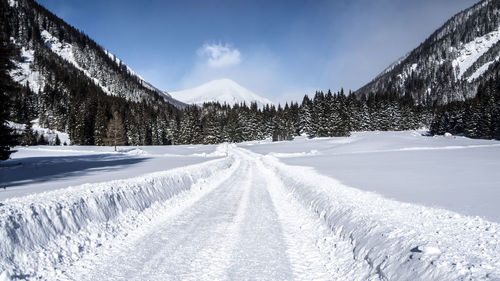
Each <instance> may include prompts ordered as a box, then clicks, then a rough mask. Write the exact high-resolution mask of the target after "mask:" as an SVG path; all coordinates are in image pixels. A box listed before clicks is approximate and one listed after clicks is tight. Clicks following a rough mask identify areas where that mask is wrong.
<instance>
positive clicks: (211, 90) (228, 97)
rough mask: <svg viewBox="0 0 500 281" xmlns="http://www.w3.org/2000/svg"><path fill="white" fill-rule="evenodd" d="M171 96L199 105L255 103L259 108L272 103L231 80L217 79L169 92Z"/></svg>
mask: <svg viewBox="0 0 500 281" xmlns="http://www.w3.org/2000/svg"><path fill="white" fill-rule="evenodd" d="M170 94H171V96H172V97H173V98H175V99H177V100H180V101H182V102H185V103H187V104H197V105H201V104H203V103H205V102H219V103H221V104H223V103H226V104H229V105H234V104H239V103H243V102H245V103H246V104H247V105H250V103H252V102H256V103H257V106H259V108H262V107H264V106H265V105H266V104H272V102H271V101H270V100H268V99H266V98H264V97H261V96H259V95H257V94H255V93H254V92H252V91H250V90H249V89H247V88H245V87H243V86H241V85H240V84H238V83H236V82H234V81H233V80H231V79H227V78H224V79H217V80H213V81H210V82H208V83H205V84H203V85H201V86H198V87H196V88H192V89H187V90H182V91H177V92H170Z"/></svg>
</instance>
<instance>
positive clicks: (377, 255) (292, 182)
mask: <svg viewBox="0 0 500 281" xmlns="http://www.w3.org/2000/svg"><path fill="white" fill-rule="evenodd" d="M262 159H263V160H262V161H263V163H264V164H265V166H266V167H268V168H270V169H271V170H272V171H274V172H275V173H276V174H277V175H278V177H279V178H281V180H282V181H283V186H285V188H286V189H287V191H288V192H289V193H290V194H291V196H292V197H293V198H295V199H296V200H297V201H298V202H300V203H301V204H302V205H303V206H304V207H305V208H308V209H310V210H312V211H313V212H314V213H315V214H316V215H317V216H318V217H319V218H321V219H322V220H324V222H325V223H326V225H327V226H328V227H329V228H330V229H331V230H332V232H333V233H334V234H335V236H337V238H339V239H340V240H341V241H347V242H348V244H349V245H350V247H351V250H352V258H354V259H355V260H357V261H363V262H365V263H366V264H367V265H368V266H369V268H370V273H369V274H368V276H365V277H364V278H362V279H363V280H376V279H381V280H498V279H499V278H500V270H499V269H500V236H499V233H500V225H499V224H497V223H493V222H489V221H486V220H483V219H481V218H479V217H468V216H462V215H460V214H457V213H454V212H451V211H447V210H443V209H437V208H429V207H423V206H419V205H415V204H408V203H401V202H398V201H394V200H390V199H386V198H383V197H382V196H380V195H378V194H375V193H370V192H365V191H361V190H358V189H355V188H351V187H348V186H345V185H343V184H341V183H339V182H338V181H336V180H334V179H332V178H329V177H326V176H322V175H319V174H318V173H316V172H315V171H314V170H312V169H311V168H307V167H299V166H288V165H284V164H282V163H280V162H279V161H278V160H277V159H276V158H275V157H272V156H269V155H268V156H264V157H263V158H262ZM322 242H323V241H318V243H322ZM329 247H330V248H331V251H332V252H335V251H339V249H338V247H341V245H338V243H336V242H332V245H330V246H329ZM339 270H341V271H343V276H345V279H347V280H358V279H359V274H358V273H356V272H354V271H355V270H353V269H352V268H349V267H345V268H341V269H339Z"/></svg>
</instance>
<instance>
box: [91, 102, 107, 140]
mask: <svg viewBox="0 0 500 281" xmlns="http://www.w3.org/2000/svg"><path fill="white" fill-rule="evenodd" d="M106 120H107V117H106V108H105V107H104V105H103V104H102V103H98V105H97V114H96V116H95V125H94V145H104V139H106Z"/></svg>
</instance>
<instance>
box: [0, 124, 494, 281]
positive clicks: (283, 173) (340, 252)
mask: <svg viewBox="0 0 500 281" xmlns="http://www.w3.org/2000/svg"><path fill="white" fill-rule="evenodd" d="M421 133H422V132H419V131H412V132H380V133H379V132H370V133H354V134H353V135H352V136H351V137H349V138H320V139H306V138H298V139H297V140H295V141H289V142H275V143H272V142H269V141H259V142H248V143H243V144H239V145H228V144H222V145H219V146H202V145H197V146H181V147H130V148H126V149H123V148H122V150H121V152H119V153H114V152H111V151H109V149H110V148H108V147H106V148H94V147H57V148H55V149H52V148H50V147H32V148H23V149H21V151H20V152H18V154H19V157H17V158H16V159H13V160H9V161H7V164H15V162H16V161H17V162H20V163H30V162H29V161H34V160H30V159H29V158H37V157H39V155H44V154H43V153H49V154H50V155H54V157H55V158H56V157H64V156H63V155H68V156H71V155H72V154H73V153H74V155H77V156H78V157H79V158H80V159H79V160H75V161H73V162H75V163H79V164H80V165H81V166H89V167H92V163H93V162H94V159H95V158H94V157H96V156H99V157H105V158H106V157H111V158H113V157H119V159H121V160H126V159H130V160H133V161H135V160H137V159H143V158H154V159H157V160H143V161H142V162H141V163H133V164H129V163H125V164H123V169H125V170H127V171H128V176H124V175H123V174H121V175H118V176H121V177H118V178H117V180H113V181H108V180H109V179H113V177H114V176H113V172H112V171H108V170H107V168H105V169H103V170H102V173H103V174H104V175H109V177H108V180H106V181H104V180H103V178H101V181H99V182H92V183H88V184H83V185H75V186H72V187H66V188H64V187H62V186H60V187H59V188H56V189H53V190H50V191H46V192H43V191H45V190H48V189H51V188H50V183H52V182H54V183H57V180H52V178H51V177H50V176H49V177H48V178H47V182H48V184H46V185H40V186H39V189H38V190H30V192H28V194H29V195H24V196H22V195H23V194H20V195H19V196H7V197H3V198H2V199H1V203H0V241H2V243H1V244H0V273H1V276H2V277H3V278H5V279H7V280H8V279H28V280H29V279H37V280H38V279H42V280H102V279H106V280H179V279H182V280H249V279H252V280H292V279H295V280H498V279H499V278H500V224H499V221H498V219H497V218H496V216H495V215H493V216H488V215H487V214H485V213H474V212H476V211H478V210H481V208H480V207H481V206H484V207H485V209H488V208H490V209H491V208H497V209H496V211H497V213H498V208H499V207H498V204H497V205H496V206H490V205H489V202H491V201H493V200H494V199H497V198H499V196H498V195H499V193H500V191H499V190H498V182H500V181H499V176H498V175H497V174H498V172H496V173H495V171H497V170H498V167H499V166H500V165H499V164H500V157H499V156H500V142H498V141H484V140H482V141H481V140H471V139H467V138H463V137H454V136H448V137H426V136H422V135H421ZM93 149H94V150H93ZM106 149H108V150H107V151H106ZM23 154H24V155H23ZM42 157H43V156H42ZM191 158H193V159H197V162H195V163H192V164H187V163H181V161H182V159H191ZM448 158H449V159H448ZM97 159H98V158H97ZM198 159H199V160H198ZM201 159H204V161H202V160H201ZM51 161H56V160H55V159H51ZM98 161H100V160H98ZM110 161H113V160H110ZM148 161H149V162H148ZM172 162H173V163H178V164H168V163H172ZM32 163H33V162H32ZM67 163H72V162H71V161H69V162H67ZM39 164H40V165H39V167H43V166H44V165H46V164H47V165H51V162H50V161H49V162H47V163H45V162H43V161H41V162H40V163H39ZM134 165H135V168H137V169H133V168H128V166H130V167H133V166H134ZM162 165H164V166H163V167H162V168H160V169H158V170H157V168H158V166H162ZM18 166H19V167H18V168H19V169H20V170H18V171H17V172H18V173H19V174H23V172H22V171H24V175H25V177H26V178H29V177H30V176H29V173H31V171H34V169H32V168H30V167H27V166H24V165H18ZM118 166H119V165H118ZM344 166H345V167H344ZM443 166H448V167H447V168H444V167H443ZM13 167H14V166H9V165H6V166H5V167H4V166H2V167H1V168H0V169H2V170H1V171H2V175H5V174H6V173H5V172H4V171H6V170H5V169H12V168H13ZM62 167H63V165H61V166H57V165H56V166H53V167H52V168H50V169H47V170H52V169H55V170H58V169H62ZM173 167H175V168H173ZM342 167H344V168H342ZM90 170H91V169H90ZM9 171H10V170H9ZM152 172H153V173H152ZM87 173H94V174H93V175H92V176H89V175H88V174H87ZM399 174H402V175H399ZM98 175H99V169H98V170H97V171H96V172H91V171H86V170H85V169H81V170H78V172H76V173H67V174H66V175H64V176H63V177H66V176H68V177H69V178H72V180H73V181H74V182H75V183H76V182H80V183H84V182H87V180H89V179H90V178H92V177H98ZM130 177H132V178H130ZM56 178H57V177H56ZM356 178H358V179H361V180H360V181H358V182H356V181H355V179H356ZM455 178H458V179H455ZM363 179H364V181H363ZM19 180H20V182H22V179H21V178H20V179H19ZM372 181H374V183H373V184H372V185H366V183H367V182H372ZM30 184H36V180H34V179H32V181H31V183H21V185H20V186H24V187H28V186H29V185H30ZM387 185H388V186H389V187H388V188H387V187H386V186H387ZM426 185H431V186H432V187H431V188H426V187H425V186H426ZM396 186H397V187H396ZM481 186H482V187H481ZM488 186H489V187H490V188H489V189H488V188H485V187H488ZM478 187H479V188H478ZM494 187H495V188H494ZM15 188H16V187H15V186H14V187H12V189H15ZM415 188H416V189H417V190H414V189H415ZM450 188H451V189H452V191H450V192H448V191H449V189H450ZM9 189H11V187H7V189H6V190H0V191H1V192H9ZM398 192H399V193H398ZM441 192H444V193H446V194H447V197H448V198H447V200H444V197H441V196H440V195H439V194H440V193H441ZM485 192H486V193H487V194H486V195H485V194H483V193H485ZM404 193H410V195H411V196H408V197H406V199H405V197H401V194H404ZM398 194H399V195H398ZM416 194H421V196H415V197H414V195H416ZM436 194H437V196H436ZM462 196H468V197H470V198H469V199H470V200H469V203H470V204H471V206H473V208H472V209H471V210H473V211H471V210H469V209H467V208H465V209H462V208H456V209H453V208H449V207H448V206H447V205H446V202H447V201H454V200H458V201H463V200H464V198H462ZM486 196H489V197H491V198H493V199H490V201H488V200H486V201H484V199H487V198H486ZM433 197H437V198H438V200H437V201H436V202H437V203H436V204H432V203H430V202H433V199H429V200H423V201H422V198H433ZM402 201H405V202H402ZM483 201H484V202H483ZM474 206H475V207H474ZM474 210H475V211H474ZM490 211H491V210H490ZM470 212H472V213H470ZM487 213H489V211H488V212H487Z"/></svg>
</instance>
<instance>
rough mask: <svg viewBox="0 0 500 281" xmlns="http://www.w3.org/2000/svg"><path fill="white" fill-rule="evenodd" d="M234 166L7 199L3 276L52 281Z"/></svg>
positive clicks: (1, 216)
mask: <svg viewBox="0 0 500 281" xmlns="http://www.w3.org/2000/svg"><path fill="white" fill-rule="evenodd" d="M235 162H237V161H236V160H235V158H234V157H227V158H223V159H218V160H212V161H208V162H205V163H202V164H197V165H193V166H189V167H183V168H177V169H173V170H170V171H165V172H157V173H152V174H149V175H145V176H141V177H137V178H133V179H129V180H116V181H110V182H105V183H99V184H85V185H81V186H75V187H68V188H65V189H60V190H55V191H51V192H46V193H38V194H35V195H29V196H25V197H19V198H11V199H7V200H5V201H3V203H2V206H1V209H0V241H2V243H1V244H0V271H1V272H2V276H4V277H9V276H10V277H11V278H16V277H17V278H29V279H36V278H42V279H54V278H55V277H56V276H58V275H60V274H62V271H61V270H60V269H59V268H61V267H63V266H67V265H69V264H72V263H73V262H75V261H76V260H78V259H80V258H81V257H83V256H84V255H86V254H87V255H88V254H89V253H92V252H95V250H96V249H98V248H100V247H103V246H104V247H105V246H106V245H109V242H110V241H112V240H113V239H114V238H115V237H121V238H122V239H124V238H125V237H126V236H127V233H128V232H130V231H133V230H134V229H137V228H139V227H141V226H143V225H144V224H145V223H146V222H149V221H151V220H152V219H153V218H155V217H156V216H158V215H159V214H158V213H161V212H163V208H164V207H165V206H168V205H169V204H170V199H171V198H172V197H174V196H176V195H179V194H181V193H183V192H187V191H189V192H191V191H190V190H192V191H193V192H194V190H196V192H199V191H198V189H199V190H204V189H206V188H207V189H209V188H210V187H212V186H214V185H216V184H217V183H218V182H219V181H220V180H223V179H224V178H225V177H226V176H227V175H229V174H231V172H232V169H234V168H235V167H236V166H237V165H235ZM231 167H233V168H231ZM228 168H231V169H228ZM207 183H208V184H207ZM191 196H192V194H191ZM184 198H185V197H184Z"/></svg>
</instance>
